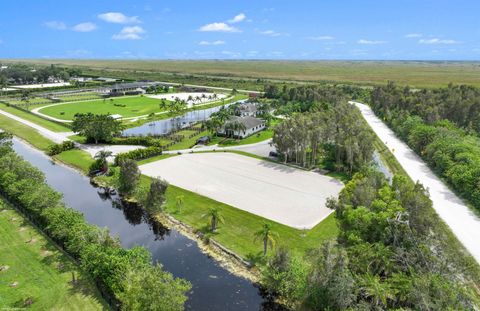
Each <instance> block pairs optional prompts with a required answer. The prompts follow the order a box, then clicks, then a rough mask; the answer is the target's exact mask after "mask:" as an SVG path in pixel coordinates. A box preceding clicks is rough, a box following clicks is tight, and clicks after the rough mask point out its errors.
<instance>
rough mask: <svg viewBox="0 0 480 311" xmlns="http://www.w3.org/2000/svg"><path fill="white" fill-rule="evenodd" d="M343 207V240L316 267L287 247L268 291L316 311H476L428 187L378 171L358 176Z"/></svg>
mask: <svg viewBox="0 0 480 311" xmlns="http://www.w3.org/2000/svg"><path fill="white" fill-rule="evenodd" d="M328 206H329V207H331V208H334V209H335V216H336V219H337V221H338V223H339V227H340V232H339V236H338V239H337V241H336V242H335V243H334V242H327V243H325V244H323V245H322V246H321V247H319V248H318V249H316V251H314V252H312V255H311V256H310V259H309V262H308V264H305V263H303V262H302V261H300V260H298V259H297V258H295V257H294V256H292V255H291V254H290V253H289V252H288V251H287V250H285V249H280V250H278V251H277V253H276V254H275V256H273V257H272V258H271V259H270V261H269V263H268V266H267V268H266V269H265V270H264V272H263V280H264V283H265V284H266V285H267V287H268V288H270V289H271V290H273V291H275V292H277V293H280V294H281V295H282V296H283V297H284V298H285V299H286V300H287V301H289V302H290V304H291V305H292V306H294V307H299V306H300V305H302V306H304V307H307V308H310V309H312V310H345V309H349V310H386V309H392V310H393V309H395V310H472V309H475V306H474V304H473V302H472V301H474V300H473V298H472V297H473V295H474V293H473V292H471V289H470V288H468V287H467V286H466V285H465V284H466V283H468V281H469V278H470V277H471V276H470V275H465V274H463V271H462V269H461V268H460V267H459V266H458V265H457V262H458V258H454V257H453V256H452V255H450V254H449V253H446V252H444V250H445V248H444V245H443V243H444V241H443V240H442V238H443V237H439V236H438V235H437V234H435V233H434V230H432V228H434V226H435V225H436V224H435V222H436V221H437V220H436V219H437V218H436V216H435V215H433V212H432V208H431V201H430V200H429V198H428V196H427V193H426V191H425V189H424V188H423V187H422V186H421V185H420V184H413V183H412V182H411V181H409V180H408V179H407V178H406V177H405V176H395V177H394V179H393V183H392V184H391V185H390V184H389V183H388V181H387V180H386V179H385V177H384V176H383V174H381V173H379V172H378V171H376V170H374V169H364V170H362V171H361V172H359V173H357V174H356V175H355V176H354V177H353V179H352V180H351V181H350V182H349V183H348V184H347V185H346V187H345V188H344V190H343V191H342V192H341V194H340V196H339V199H338V201H337V200H333V199H332V200H330V201H329V202H328Z"/></svg>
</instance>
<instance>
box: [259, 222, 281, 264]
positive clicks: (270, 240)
mask: <svg viewBox="0 0 480 311" xmlns="http://www.w3.org/2000/svg"><path fill="white" fill-rule="evenodd" d="M254 236H255V238H254V241H258V240H261V241H262V242H263V256H265V255H267V249H268V246H270V248H273V247H274V246H275V244H276V240H275V238H276V237H277V234H276V233H275V232H273V231H272V225H271V224H269V223H264V224H263V227H262V229H261V230H259V231H257V232H255V234H254Z"/></svg>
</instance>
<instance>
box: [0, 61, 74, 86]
mask: <svg viewBox="0 0 480 311" xmlns="http://www.w3.org/2000/svg"><path fill="white" fill-rule="evenodd" d="M81 73H82V72H81V70H80V69H77V68H63V67H57V66H55V65H50V66H43V67H38V68H35V67H32V66H29V65H25V64H9V65H8V68H6V69H2V70H1V71H0V85H6V84H7V82H8V81H9V80H11V81H12V82H13V83H14V84H26V83H46V82H48V78H49V77H54V78H57V79H62V80H65V81H66V80H68V79H70V77H72V76H78V75H80V74H81Z"/></svg>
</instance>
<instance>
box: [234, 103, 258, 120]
mask: <svg viewBox="0 0 480 311" xmlns="http://www.w3.org/2000/svg"><path fill="white" fill-rule="evenodd" d="M257 113H258V108H257V105H256V104H254V103H242V104H240V105H238V107H237V108H236V109H235V114H236V115H238V116H240V117H256V116H257Z"/></svg>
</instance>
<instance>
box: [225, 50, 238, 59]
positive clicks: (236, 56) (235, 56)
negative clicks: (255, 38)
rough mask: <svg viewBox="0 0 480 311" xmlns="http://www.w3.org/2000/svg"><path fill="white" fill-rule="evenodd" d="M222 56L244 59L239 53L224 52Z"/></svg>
mask: <svg viewBox="0 0 480 311" xmlns="http://www.w3.org/2000/svg"><path fill="white" fill-rule="evenodd" d="M221 54H222V55H225V56H227V57H230V58H241V57H242V54H241V53H239V52H232V51H222V52H221Z"/></svg>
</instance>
